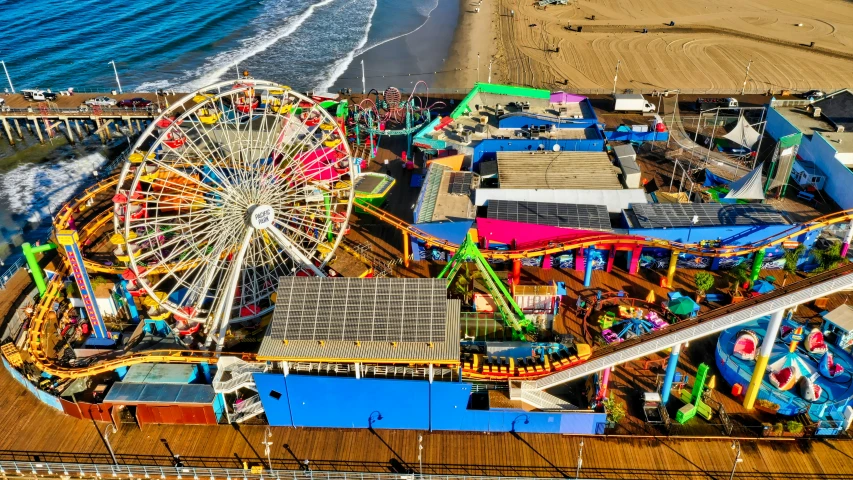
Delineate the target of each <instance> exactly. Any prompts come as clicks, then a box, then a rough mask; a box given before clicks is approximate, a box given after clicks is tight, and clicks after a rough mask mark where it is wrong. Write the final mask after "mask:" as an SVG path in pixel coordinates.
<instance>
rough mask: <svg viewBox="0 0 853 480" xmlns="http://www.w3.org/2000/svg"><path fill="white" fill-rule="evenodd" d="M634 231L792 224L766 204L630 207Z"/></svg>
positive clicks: (628, 213)
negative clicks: (695, 218) (635, 229)
mask: <svg viewBox="0 0 853 480" xmlns="http://www.w3.org/2000/svg"><path fill="white" fill-rule="evenodd" d="M625 216H626V218H627V219H628V226H629V227H631V228H672V227H690V226H691V223H692V220H693V217H694V216H696V217H698V221H697V222H696V223H695V224H693V226H696V227H714V226H721V225H787V224H789V223H790V222H789V221H788V220H787V219H786V218H785V217H784V216H783V215H782V214H781V213H780V212H779V211H778V210H776V209H775V208H774V207H772V206H770V205H765V204H738V205H724V204H721V203H651V204H631V208H630V209H626V210H625Z"/></svg>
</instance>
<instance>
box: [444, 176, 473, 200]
mask: <svg viewBox="0 0 853 480" xmlns="http://www.w3.org/2000/svg"><path fill="white" fill-rule="evenodd" d="M473 180H474V174H473V173H471V172H451V173H450V186H448V188H447V193H449V194H451V195H470V194H471V181H473Z"/></svg>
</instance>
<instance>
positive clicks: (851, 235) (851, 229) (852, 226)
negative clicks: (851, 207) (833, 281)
mask: <svg viewBox="0 0 853 480" xmlns="http://www.w3.org/2000/svg"><path fill="white" fill-rule="evenodd" d="M851 240H853V220H851V221H850V223H849V224H848V225H847V234H846V235H844V243H842V244H841V258H845V257H846V256H847V250H849V249H850V241H851Z"/></svg>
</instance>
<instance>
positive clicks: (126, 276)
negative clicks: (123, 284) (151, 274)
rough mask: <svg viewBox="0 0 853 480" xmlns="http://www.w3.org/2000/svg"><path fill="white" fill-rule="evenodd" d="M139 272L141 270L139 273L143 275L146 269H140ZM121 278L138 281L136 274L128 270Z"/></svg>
mask: <svg viewBox="0 0 853 480" xmlns="http://www.w3.org/2000/svg"><path fill="white" fill-rule="evenodd" d="M137 270H139V272H140V273H142V272H144V271H145V267H138V268H137ZM121 278H123V279H125V280H136V273H135V272H134V271H133V270H131V269H129V268H128V269H127V270H125V271H124V272H122V274H121Z"/></svg>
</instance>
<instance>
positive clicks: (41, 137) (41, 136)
mask: <svg viewBox="0 0 853 480" xmlns="http://www.w3.org/2000/svg"><path fill="white" fill-rule="evenodd" d="M32 121H33V127H34V129H35V131H36V133H37V134H38V137H39V142H40V143H44V135H42V133H41V127H39V124H38V120H37V119H35V118H33V119H32Z"/></svg>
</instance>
